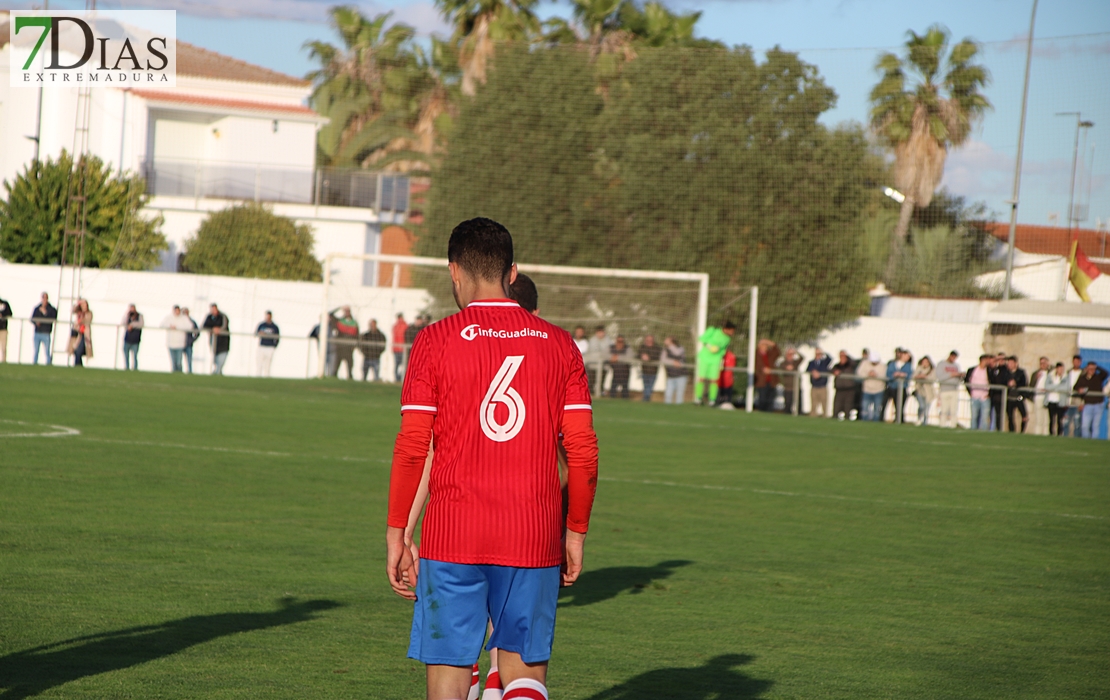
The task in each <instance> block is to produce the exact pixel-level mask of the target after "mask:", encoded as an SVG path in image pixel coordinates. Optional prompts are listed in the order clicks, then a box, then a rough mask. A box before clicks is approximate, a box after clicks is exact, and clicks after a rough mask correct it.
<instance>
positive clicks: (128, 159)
mask: <svg viewBox="0 0 1110 700" xmlns="http://www.w3.org/2000/svg"><path fill="white" fill-rule="evenodd" d="M7 22H8V16H7V13H0V180H12V179H13V178H14V177H15V176H16V175H17V174H19V173H20V172H22V171H23V170H24V168H25V167H26V166H27V164H28V163H29V162H31V161H32V160H33V158H34V157H35V150H36V145H37V147H38V153H39V156H40V157H41V158H43V159H46V158H48V157H57V155H58V154H59V153H60V152H61V151H62V149H68V150H73V148H74V143H75V140H74V135H75V130H76V125H77V123H78V121H79V120H78V118H77V117H78V115H77V106H78V101H79V100H78V90H77V89H75V88H48V89H44V90H41V109H40V106H39V105H40V91H39V90H36V89H34V88H10V87H9V86H8V81H9V78H8V75H9V64H10V56H11V53H10V47H8V46H7V41H8V26H7ZM177 60H178V70H177V87H175V88H162V89H158V88H156V87H153V86H151V87H149V88H148V87H143V88H141V89H140V88H134V89H118V88H112V87H98V88H95V89H93V90H91V95H92V100H91V108H90V110H89V118H88V150H89V151H90V152H91V153H93V154H95V155H97V156H98V157H100V158H101V159H103V160H104V161H105V162H106V163H109V164H111V165H113V166H114V167H115V168H118V169H121V170H124V171H132V172H136V173H140V174H142V175H143V176H144V177H145V178H146V183H147V192H148V193H149V194H150V195H152V199H151V202H150V205H149V207H148V209H149V210H151V212H152V213H153V212H158V213H161V214H162V215H163V216H164V217H165V225H164V226H163V232H164V233H165V235H166V237H167V239H168V240H169V242H170V250H169V251H168V252H167V253H166V254H165V255H164V257H163V261H162V265H161V266H160V268H159V269H160V270H163V271H167V272H173V271H176V270H177V269H178V260H179V257H180V255H181V254H182V252H183V246H184V243H185V241H186V240H187V239H188V238H189V237H190V236H192V235H193V234H194V233H195V232H196V230H197V228H198V227H199V225H200V223H201V221H202V220H203V219H204V217H205V216H206V215H207V214H208V213H209V212H211V211H216V210H220V209H224V208H226V207H228V206H230V205H232V204H233V203H236V202H241V201H258V202H265V203H268V204H271V205H272V206H273V209H274V211H275V212H276V213H278V214H282V215H284V216H289V217H291V218H293V219H295V220H297V221H298V222H302V223H306V224H308V225H310V226H311V227H312V228H313V231H314V233H315V237H316V249H315V254H316V256H317V257H318V258H320V259H321V260H322V259H323V258H324V256H325V255H327V254H328V253H357V254H361V253H377V252H382V234H381V229H382V227H383V226H390V225H392V224H401V223H404V222H405V221H406V215H407V213H408V207H409V179H408V178H407V177H405V176H402V175H397V174H381V173H375V172H370V171H364V170H354V171H352V170H337V169H329V168H321V167H318V165H317V163H316V133H317V131H318V129H319V128H320V127H321V126H322V125H323V124H325V123H327V119H326V118H324V117H322V116H320V115H319V114H317V113H316V112H315V111H313V110H312V109H311V108H310V107H308V106H307V103H308V98H309V95H310V94H311V92H312V86H311V84H310V83H308V82H307V81H305V80H302V79H300V78H295V77H292V76H288V75H284V74H282V73H278V72H275V71H272V70H269V69H267V68H263V67H261V66H256V65H253V64H250V63H247V62H245V61H240V60H237V59H234V58H231V57H229V56H223V55H221V54H218V53H214V52H212V51H208V50H205V49H202V48H200V47H197V46H193V45H191V44H188V43H186V42H183V41H178V42H177ZM36 140H37V141H36ZM391 237H392V236H391ZM390 247H393V246H389V245H387V248H390ZM378 273H379V271H378V269H377V266H375V265H363V264H362V263H361V262H358V261H348V262H341V263H340V264H338V265H336V266H335V271H334V274H336V275H340V276H342V277H343V278H345V280H346V283H348V284H359V285H375V284H377V282H378V279H377V278H378ZM385 283H387V284H388V280H386V281H385Z"/></svg>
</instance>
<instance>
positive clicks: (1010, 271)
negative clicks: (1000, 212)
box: [1002, 0, 1038, 301]
mask: <svg viewBox="0 0 1110 700" xmlns="http://www.w3.org/2000/svg"><path fill="white" fill-rule="evenodd" d="M1037 1H1038V0H1033V12H1032V14H1031V15H1030V17H1029V39H1028V40H1027V41H1026V43H1025V86H1024V87H1023V88H1022V89H1021V122H1020V125H1019V126H1018V147H1017V161H1016V162H1015V163H1014V194H1013V196H1012V197H1010V236H1009V238H1008V239H1007V240H1008V242H1009V248H1010V249H1009V251H1008V252H1007V254H1006V288H1005V289H1003V290H1002V300H1003V301H1008V300H1009V299H1010V287H1011V284H1012V283H1013V277H1014V245H1015V241H1016V239H1017V210H1018V194H1019V193H1020V192H1021V152H1022V148H1023V147H1024V146H1025V109H1026V105H1028V103H1029V66H1030V64H1031V63H1032V60H1033V25H1034V23H1035V22H1036V21H1037Z"/></svg>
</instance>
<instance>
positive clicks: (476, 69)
mask: <svg viewBox="0 0 1110 700" xmlns="http://www.w3.org/2000/svg"><path fill="white" fill-rule="evenodd" d="M537 2H538V0H436V7H438V8H439V11H440V12H442V13H443V16H444V18H445V19H446V20H447V21H448V22H449V23H450V24H451V25H452V26H454V32H453V33H452V37H451V38H452V40H453V41H455V42H456V44H457V46H458V49H459V65H460V67H461V68H462V93H463V94H464V95H468V96H473V95H474V93H475V91H476V90H477V89H478V84H479V83H483V84H484V83H485V82H486V71H487V70H488V69H489V62H490V61H491V60H492V59H493V54H494V44H495V43H496V42H498V41H531V40H532V39H533V38H535V37H536V36H538V35H539V31H540V21H539V19H537V18H536V15H535V13H534V12H533V11H532V8H533V7H535V6H536V3H537Z"/></svg>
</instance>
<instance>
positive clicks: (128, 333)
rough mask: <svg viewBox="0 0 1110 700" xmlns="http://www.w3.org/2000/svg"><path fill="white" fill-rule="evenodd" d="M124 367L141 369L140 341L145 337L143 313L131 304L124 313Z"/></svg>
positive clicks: (122, 323) (122, 324) (126, 368)
mask: <svg viewBox="0 0 1110 700" xmlns="http://www.w3.org/2000/svg"><path fill="white" fill-rule="evenodd" d="M120 325H121V326H123V368H124V369H125V370H129V369H134V370H135V371H136V372H137V371H139V343H140V342H141V341H142V339H143V315H142V314H141V313H139V312H138V310H136V309H135V305H134V304H131V305H129V306H128V307H127V313H126V314H124V315H123V321H122V322H121V323H120Z"/></svg>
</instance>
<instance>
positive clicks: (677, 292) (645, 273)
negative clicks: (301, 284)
mask: <svg viewBox="0 0 1110 700" xmlns="http://www.w3.org/2000/svg"><path fill="white" fill-rule="evenodd" d="M446 268H447V260H446V259H445V258H426V257H419V256H412V255H389V254H383V253H365V254H355V253H332V254H329V255H328V256H327V257H326V258H325V261H324V275H323V294H322V295H321V296H322V298H321V305H320V329H321V332H320V338H319V350H320V354H319V357H320V358H321V361H320V362H319V363H318V368H317V376H319V377H323V376H324V375H325V372H326V370H327V369H328V367H327V364H328V363H327V362H326V360H325V358H326V357H327V352H328V347H327V342H328V335H329V333H328V332H327V331H326V329H328V327H329V315H330V314H331V313H332V312H333V311H334V310H335V309H337V308H340V307H342V306H351V307H352V315H354V316H355V319H356V321H358V322H359V324H360V329H361V328H362V324H364V323H366V322H367V317H373V318H375V319H376V320H377V321H378V322H379V324H380V326H379V327H380V329H381V330H382V332H383V333H385V334H386V336H387V344H392V338H391V337H390V328H389V326H391V325H392V323H393V320H394V318H395V316H396V315H397V314H398V313H402V314H404V315H405V316H406V318H407V319H409V320H411V318H412V316H413V315H414V314H417V313H430V314H432V315H433V316H435V317H436V318H442V317H444V316H447V315H450V314H451V313H453V312H454V311H455V310H456V309H455V304H454V299H453V298H452V296H451V292H450V289H451V287H450V281H449V278H448V275H447V269H446ZM517 269H518V270H519V271H520V272H523V273H525V274H527V275H528V276H529V277H531V278H532V280H533V281H534V282H535V283H536V288H537V290H538V291H539V308H540V315H541V316H542V317H543V318H544V319H545V320H547V321H549V322H551V323H554V324H555V325H557V326H560V327H562V328H565V329H566V330H567V331H573V329H574V328H575V327H576V326H583V327H584V328H586V329H587V332H588V333H592V332H593V329H594V328H595V327H597V326H604V327H605V330H606V333H607V335H608V336H609V337H610V339H615V338H616V336H618V335H621V336H624V337H625V338H626V342H627V343H628V344H629V345H630V346H632V347H633V350H635V346H634V345H633V344H635V343H638V342H640V340H641V339H642V338H643V337H644V336H645V335H649V334H650V335H654V336H656V338H657V342H658V343H662V340H663V337H665V336H667V335H671V336H674V337H675V338H676V339H677V340H678V341H679V343H680V344H681V345H682V346H683V347H685V348H687V349H688V350H687V358H688V361H691V360H692V358H693V356H694V351H695V350H696V348H697V339H698V337H700V336H701V334H702V333H703V332H704V331H705V327H706V323H707V321H708V318H707V315H708V314H707V312H708V304H709V275H708V274H707V273H704V272H672V271H667V270H630V269H612V268H597V267H571V266H562V265H540V264H530V263H518V264H517ZM385 357H386V359H387V362H388V363H389V364H392V353H388V352H387V353H385ZM383 374H384V373H383ZM657 386H658V385H657ZM660 388H661V387H660Z"/></svg>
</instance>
